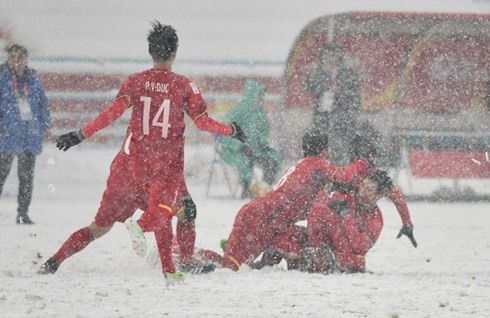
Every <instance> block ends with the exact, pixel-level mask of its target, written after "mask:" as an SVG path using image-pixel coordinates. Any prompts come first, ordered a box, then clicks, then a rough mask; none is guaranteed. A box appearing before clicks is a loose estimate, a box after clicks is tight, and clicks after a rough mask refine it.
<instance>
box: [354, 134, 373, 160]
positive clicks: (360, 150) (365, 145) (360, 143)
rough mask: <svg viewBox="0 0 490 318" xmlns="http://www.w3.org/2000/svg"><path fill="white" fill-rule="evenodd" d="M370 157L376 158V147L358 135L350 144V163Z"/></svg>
mask: <svg viewBox="0 0 490 318" xmlns="http://www.w3.org/2000/svg"><path fill="white" fill-rule="evenodd" d="M370 156H372V157H376V147H375V146H374V143H373V142H371V141H370V140H369V139H367V138H366V137H363V136H361V135H359V134H356V135H355V136H354V138H352V141H351V142H350V144H349V158H350V161H351V162H353V161H356V160H359V159H368V158H369V157H370Z"/></svg>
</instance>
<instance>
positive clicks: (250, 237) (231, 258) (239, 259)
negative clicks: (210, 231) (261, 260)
mask: <svg viewBox="0 0 490 318" xmlns="http://www.w3.org/2000/svg"><path fill="white" fill-rule="evenodd" d="M254 209H255V206H254V203H253V202H252V203H249V204H247V205H245V206H244V207H243V208H242V209H241V210H240V211H239V212H238V214H237V216H236V218H235V222H234V224H233V229H232V231H231V233H230V236H229V237H228V240H227V242H226V248H225V253H224V255H223V261H222V262H221V266H222V267H224V268H229V269H231V270H233V271H238V270H239V269H240V266H241V265H242V264H243V263H245V264H251V263H252V262H253V260H255V259H256V258H257V257H258V256H259V255H260V254H261V253H262V252H263V251H264V249H265V247H266V246H267V244H265V240H263V239H262V238H261V234H260V233H259V232H260V230H259V228H258V226H257V222H258V221H257V219H256V218H255V217H254V215H253V212H254Z"/></svg>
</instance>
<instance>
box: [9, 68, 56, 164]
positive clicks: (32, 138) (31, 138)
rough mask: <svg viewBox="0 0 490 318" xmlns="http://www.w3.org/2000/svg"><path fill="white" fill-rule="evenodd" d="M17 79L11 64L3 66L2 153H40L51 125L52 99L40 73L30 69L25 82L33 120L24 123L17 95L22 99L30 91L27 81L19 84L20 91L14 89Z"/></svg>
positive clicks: (27, 70)
mask: <svg viewBox="0 0 490 318" xmlns="http://www.w3.org/2000/svg"><path fill="white" fill-rule="evenodd" d="M14 76H15V75H14V74H13V73H11V72H10V69H9V67H8V66H7V64H3V65H1V66H0V152H3V153H21V152H32V153H34V154H40V153H41V151H42V146H43V142H44V138H45V132H46V130H47V129H49V128H50V126H51V114H50V111H49V104H48V98H47V97H46V93H45V91H44V87H43V86H42V84H41V82H40V81H39V79H38V77H37V74H36V71H34V70H33V69H30V68H27V69H26V73H25V76H24V80H25V85H26V86H27V95H28V101H29V104H30V106H31V112H32V120H27V121H24V120H22V119H21V115H20V110H19V106H18V103H17V97H16V93H15V92H16V91H17V92H18V94H19V96H20V97H24V96H25V95H26V92H24V90H25V89H23V86H24V84H23V83H24V82H22V83H20V84H18V86H20V87H19V88H18V89H17V90H15V89H14ZM17 82H19V80H17Z"/></svg>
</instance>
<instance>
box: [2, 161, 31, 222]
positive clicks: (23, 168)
mask: <svg viewBox="0 0 490 318" xmlns="http://www.w3.org/2000/svg"><path fill="white" fill-rule="evenodd" d="M14 157H17V175H18V176H19V194H18V197H17V202H18V204H19V206H18V208H17V213H19V214H27V212H28V211H29V205H30V204H31V200H32V190H33V187H34V185H33V183H34V182H33V181H34V166H35V164H36V155H35V154H33V153H31V152H21V153H0V195H1V194H2V191H3V186H4V185H5V181H6V180H7V176H8V175H9V173H10V169H11V168H12V162H13V161H14Z"/></svg>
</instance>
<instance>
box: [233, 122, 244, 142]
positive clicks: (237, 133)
mask: <svg viewBox="0 0 490 318" xmlns="http://www.w3.org/2000/svg"><path fill="white" fill-rule="evenodd" d="M230 126H231V129H233V132H232V134H231V138H235V139H238V140H240V141H241V142H245V140H247V136H245V133H244V132H243V130H242V128H241V127H240V126H239V125H238V124H237V122H236V121H234V122H232V123H231V124H230Z"/></svg>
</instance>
